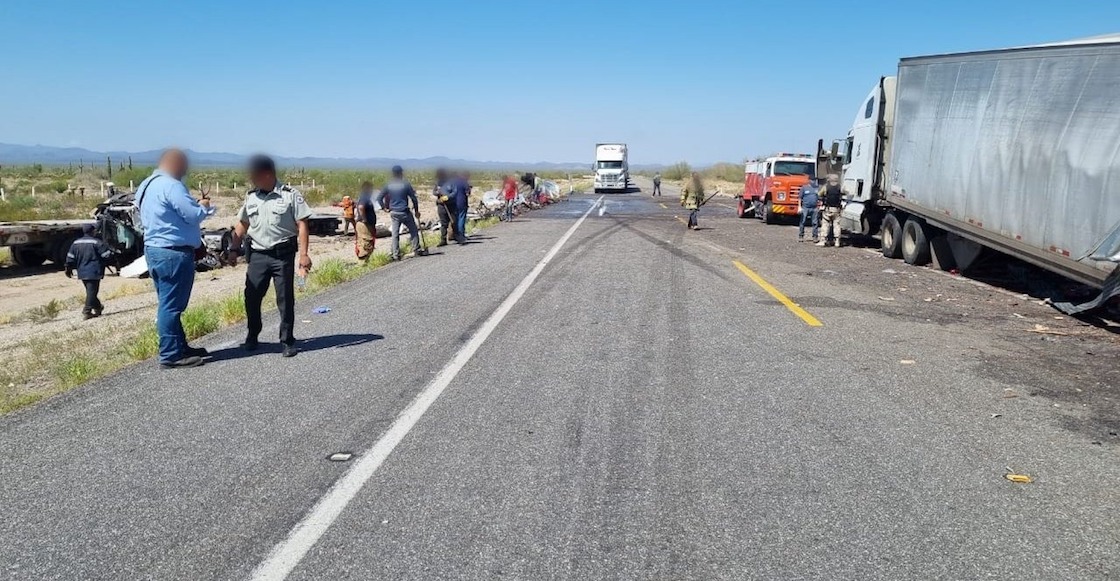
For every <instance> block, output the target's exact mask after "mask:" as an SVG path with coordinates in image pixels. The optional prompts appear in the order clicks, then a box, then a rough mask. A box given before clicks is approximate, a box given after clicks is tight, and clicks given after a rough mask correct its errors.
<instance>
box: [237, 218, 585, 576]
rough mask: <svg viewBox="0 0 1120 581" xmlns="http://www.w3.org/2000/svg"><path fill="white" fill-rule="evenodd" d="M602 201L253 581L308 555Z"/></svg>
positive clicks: (275, 551) (360, 459) (288, 570)
mask: <svg viewBox="0 0 1120 581" xmlns="http://www.w3.org/2000/svg"><path fill="white" fill-rule="evenodd" d="M602 201H603V197H600V198H599V199H598V200H596V201H595V203H594V204H592V205H591V207H590V208H588V210H587V211H586V212H584V213H583V215H582V216H580V218H579V220H576V223H575V224H572V227H571V228H568V231H567V232H565V233H564V235H563V236H562V237H561V238H560V240H558V241H557V242H556V244H555V245H553V246H552V249H551V250H549V251H548V254H546V255H545V256H544V258H542V259H541V261H540V262H538V263H537V265H536V266H535V267H533V270H531V271H529V274H528V275H526V276H525V278H524V279H522V280H521V282H520V283H519V284H518V285H517V287H515V288H514V289H513V292H511V293H510V294H509V296H507V297H506V299H505V300H504V301H502V304H500V305H498V308H497V309H496V310H495V311H494V312H493V313H492V314H491V315H490V317H489V318H488V319H486V322H484V323H483V324H482V326H481V327H479V328H478V330H477V331H475V333H474V335H473V336H472V337H471V338H470V340H469V341H467V343H466V344H465V345H463V346H462V347H461V348H460V349H459V351H458V352H457V353H456V354H455V357H453V358H452V359H451V361H449V362H448V363H447V365H445V366H444V367H443V369H442V370H440V372H439V375H437V376H436V378H435V379H433V380H432V382H431V383H429V384H428V385H427V387H425V388H424V389H423V391H421V392H420V393H419V394H417V395H416V398H415V399H413V400H412V402H411V403H409V404H408V407H406V408H405V409H404V410H403V411H402V412H401V413H400V415H398V416H397V418H396V419H395V420H393V424H392V425H391V426H389V429H388V430H387V431H386V432H385V433H384V434H383V435H382V436H381V438H379V439H378V440H377V442H375V443H374V444H373V446H371V447H370V448H369V449H368V450H366V451H365V452H364V453H362V454H361V455H359V456H358V461H357V462H355V463H354V466H353V467H351V468H350V470H348V471H347V472H346V474H343V475H342V477H341V478H340V479H338V480H337V481H336V482H335V483H334V485H332V486H331V488H330V489H329V490H327V492H326V494H324V495H323V496H322V498H320V499H319V501H318V502H316V503H315V506H313V507H312V508H311V510H310V511H308V513H307V514H306V515H304V517H303V519H302V520H300V522H299V523H298V524H297V525H296V526H295V528H293V529H292V530H291V532H289V533H288V536H287V537H286V538H285V539H284V540H283V541H281V542H280V543H278V544H277V545H276V546H275V547H273V549H272V551H270V552H269V554H268V556H267V557H265V560H264V561H262V562H261V564H260V565H257V567H256V569H254V570H253V573H252V575H251V576H250V578H251V579H253V580H254V581H266V580H267V581H281V580H283V579H286V578H287V577H288V575H289V574H290V573H291V572H292V571H293V570H294V569H295V568H296V566H298V565H299V564H300V562H301V561H302V560H303V557H304V556H305V555H307V552H308V551H310V550H311V547H313V546H315V543H317V542H318V541H319V539H320V538H321V537H322V536H323V534H325V533H326V532H327V529H328V528H330V526H331V525H332V524H334V521H335V520H337V519H338V517H339V515H341V514H342V511H343V510H344V509H345V508H346V505H347V504H349V503H350V501H351V500H353V499H354V497H355V496H357V494H358V492H359V491H360V490H361V489H362V487H363V486H365V484H366V482H368V481H369V479H370V478H372V477H373V475H374V473H375V472H377V469H378V468H380V467H381V464H382V462H384V461H385V459H386V458H388V457H389V454H391V453H392V452H393V449H394V448H396V447H397V444H400V443H401V441H402V440H404V437H405V436H406V435H408V432H409V431H410V430H412V428H413V426H415V425H416V422H417V421H419V420H420V417H421V416H423V415H424V412H426V411H427V410H428V408H429V407H430V406H431V405H432V404H433V403H434V402H435V401H436V399H438V398H439V396H440V395H441V394H442V393H443V391H444V390H445V389H447V386H448V385H450V384H451V381H452V380H454V379H455V376H456V375H458V374H459V371H460V370H462V369H463V367H464V366H465V365H466V364H467V362H468V361H470V359H471V357H473V356H474V354H475V352H476V351H478V348H479V347H481V346H482V344H483V343H484V342H485V341H486V339H487V338H488V337H490V334H491V333H493V332H494V329H496V328H497V327H498V324H499V323H501V322H502V319H504V318H505V317H506V315H507V314H509V312H510V310H512V309H513V306H514V305H516V304H517V301H519V300H520V299H521V297H522V296H523V295H524V294H525V291H527V290H529V287H530V286H531V285H532V284H533V282H534V281H536V279H537V277H538V276H540V274H541V271H543V270H544V267H545V266H548V263H549V262H551V261H552V259H553V258H555V257H556V254H557V253H559V252H560V249H561V248H562V247H563V246H564V244H565V243H567V242H568V239H569V238H571V237H572V234H575V231H576V229H577V228H579V227H580V224H583V221H584V220H586V219H587V216H589V215H590V214H591V212H592V211H593V210H594V209H595V208H596V207H597V206H598V205H599V202H602Z"/></svg>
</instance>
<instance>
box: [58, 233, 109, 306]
mask: <svg viewBox="0 0 1120 581" xmlns="http://www.w3.org/2000/svg"><path fill="white" fill-rule="evenodd" d="M93 232H94V226H93V224H86V225H85V226H82V237H81V238H79V239H77V240H75V241H74V244H72V245H71V246H70V251H69V252H67V253H66V265H65V266H66V278H74V271H75V270H77V271H78V280H80V281H82V284H83V285H85V287H86V304H85V306H84V307H83V308H82V318H83V319H92V318H93V317H100V316H101V311H102V310H104V307H103V306H102V305H101V301H100V300H99V299H98V298H97V293H98V292H99V291H100V290H101V279H103V278H105V266H106V265H108V263H109V257H110V256H112V255H113V251H112V250H110V249H109V245H107V244H105V241H103V240H101V239H100V238H97V237H95V236H94V235H93Z"/></svg>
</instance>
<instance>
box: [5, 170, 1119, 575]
mask: <svg viewBox="0 0 1120 581" xmlns="http://www.w3.org/2000/svg"><path fill="white" fill-rule="evenodd" d="M674 193H675V191H674V190H673V189H672V188H669V187H667V188H666V194H667V195H666V197H665V198H664V199H663V200H658V199H651V198H649V197H647V196H645V195H643V194H641V193H632V194H627V195H608V196H605V197H604V203H605V206H604V207H603V209H602V210H601V211H600V210H599V209H593V205H594V204H595V203H596V200H597V199H598V197H597V196H576V197H575V198H574V199H573V200H572V201H570V202H568V203H563V204H559V205H556V206H553V207H551V208H549V209H546V210H543V211H540V212H536V213H533V214H530V215H528V216H526V217H524V218H522V219H519V220H517V221H515V222H514V223H512V224H501V225H499V226H496V227H494V228H491V229H488V230H486V231H484V232H483V233H481V234H480V235H479V236H477V239H476V240H475V243H473V244H470V245H468V246H466V247H450V248H447V249H440V250H441V252H439V253H437V254H436V255H435V256H431V257H428V258H422V259H415V260H409V261H406V262H404V263H402V264H397V265H393V266H390V267H388V268H386V269H383V270H380V271H378V272H376V273H374V274H373V275H371V276H368V277H366V278H364V279H361V280H358V281H354V282H352V283H348V284H346V285H343V286H341V287H337V288H336V289H333V290H331V291H329V292H327V293H325V294H322V295H319V296H316V297H313V298H311V299H308V300H305V301H301V302H300V303H299V305H298V310H299V313H300V314H299V316H298V318H299V319H301V320H307V321H310V323H297V335H298V336H301V337H304V338H305V339H304V344H303V347H304V352H303V353H301V354H300V355H299V356H298V357H296V358H294V359H282V358H280V357H279V355H278V354H276V353H275V352H273V353H261V354H256V355H254V356H251V357H248V356H244V354H242V353H240V352H239V351H237V349H236V348H234V347H232V345H233V344H235V343H236V342H237V341H238V339H239V337H240V330H239V329H231V330H228V331H224V332H221V333H219V334H217V335H215V336H213V337H211V338H209V339H208V341H206V342H204V345H206V346H207V347H210V348H211V349H212V350H215V351H216V353H215V355H216V356H215V358H214V360H213V361H211V362H210V363H209V364H208V365H206V366H204V367H201V368H197V369H192V370H184V371H174V372H169V371H162V370H159V369H157V368H155V366H154V365H153V364H151V363H145V364H140V365H137V366H134V367H132V368H129V369H125V370H123V371H121V372H120V373H117V374H114V375H113V376H110V377H108V378H105V379H103V380H100V381H97V382H94V383H93V384H90V385H88V386H85V387H83V388H80V389H78V390H75V391H73V392H71V393H70V394H68V395H65V396H63V397H59V398H56V399H54V400H51V401H48V402H46V403H45V404H43V405H39V406H36V407H34V408H32V409H29V410H25V411H23V412H19V413H16V414H13V415H10V416H8V417H6V418H2V419H0V458H2V459H3V462H2V464H0V578H4V579H114V580H118V579H192V580H196V579H197V580H203V579H248V578H251V577H252V576H253V575H258V576H259V577H258V578H266V577H267V576H268V575H272V576H273V577H272V578H282V577H283V576H284V575H287V578H289V579H497V578H505V579H954V580H955V579H988V578H999V579H1110V578H1118V577H1120V526H1118V525H1120V517H1118V516H1117V515H1118V514H1120V493H1118V492H1117V482H1120V462H1118V459H1120V458H1118V452H1120V438H1117V437H1116V435H1115V430H1116V423H1115V422H1116V418H1115V416H1114V415H1113V413H1112V412H1113V411H1115V402H1116V391H1117V389H1120V381H1117V376H1116V374H1115V372H1116V365H1115V361H1116V359H1115V356H1116V355H1117V354H1120V350H1118V349H1117V348H1116V344H1115V341H1114V340H1112V338H1111V337H1109V336H1108V333H1107V332H1105V331H1099V330H1096V329H1093V328H1090V329H1087V330H1085V331H1084V332H1082V331H1080V330H1079V329H1081V328H1082V326H1079V325H1078V323H1077V322H1076V321H1058V322H1056V321H1054V320H1052V319H1053V312H1052V311H1049V310H1047V309H1046V308H1045V307H1040V306H1037V305H1033V304H1031V303H1029V302H1028V301H1022V303H1023V304H1022V305H1020V304H1019V303H1018V302H1015V303H1013V302H1012V301H1013V300H1014V297H1009V296H1007V294H1006V293H1000V292H999V291H995V290H991V289H987V288H984V287H980V286H977V285H973V284H970V283H968V282H967V281H958V280H949V279H948V278H946V277H944V276H943V275H941V274H939V273H933V272H930V271H928V270H927V269H911V270H906V269H908V268H909V267H906V266H905V265H902V264H901V263H894V262H884V261H882V259H879V258H878V257H875V256H873V255H872V254H871V253H869V252H866V251H864V250H862V249H860V248H841V249H816V248H808V247H807V246H805V245H798V244H796V243H795V242H793V241H792V239H793V236H794V234H793V233H792V231H791V230H790V229H789V228H778V227H765V226H762V225H761V224H760V223H758V222H755V221H740V220H737V219H735V218H734V217H733V216H732V215H731V211H730V210H728V209H726V208H724V207H723V206H721V204H723V203H724V202H721V201H716V202H714V203H713V204H711V205H709V206H708V207H706V208H705V209H704V212H703V215H702V217H701V226H702V227H703V228H704V229H702V230H700V231H697V232H688V231H686V229H685V227H684V225H683V223H682V222H681V221H680V219H682V218H684V217H685V214H684V213H683V212H682V211H681V210H680V208H679V207H677V205H676V198H675V197H674ZM589 209H590V211H589ZM583 216H586V218H585V219H584V220H583V221H582V222H580V219H581V217H583ZM577 224H578V226H577ZM542 261H543V262H542ZM875 261H878V262H875ZM745 271H749V272H751V273H754V275H755V276H756V277H758V278H759V279H760V280H762V281H763V284H759V283H758V282H756V281H755V280H752V279H751V278H749V277H748V275H747V274H746V273H745ZM885 271H890V272H885ZM901 277H904V278H905V282H900V279H901ZM902 285H905V286H902ZM764 286H767V287H769V288H771V289H772V290H773V291H774V292H776V293H779V296H782V297H786V298H787V299H788V301H789V302H790V303H791V305H786V304H784V303H783V302H781V301H780V300H779V298H776V296H775V295H774V294H771V293H770V292H768V291H767V290H766V289H765V288H763V287H764ZM899 289H902V290H899ZM927 289H928V291H927ZM919 293H920V294H919ZM934 295H936V298H931V297H934ZM949 297H957V299H956V300H950V298H949ZM993 297H994V298H993ZM924 298H931V300H930V301H925V300H924ZM792 303H796V305H793V304H792ZM320 305H327V306H330V307H331V308H332V311H331V312H330V313H329V314H326V315H313V314H311V310H312V309H313V308H314V307H316V306H320ZM797 305H799V306H800V308H803V312H802V313H801V314H800V315H799V314H798V313H797V312H795V311H797V310H798V307H797ZM1005 311H1006V312H1005ZM1012 311H1018V312H1016V313H1014V314H1016V315H1018V317H1021V318H1023V319H1033V320H1038V321H1043V320H1046V321H1048V324H1049V325H1051V326H1054V325H1057V326H1058V327H1059V328H1063V329H1064V328H1066V327H1062V325H1068V326H1069V327H1068V329H1069V330H1068V332H1064V333H1065V334H1063V335H1027V334H1024V333H1022V332H1021V330H1020V329H1019V327H1020V326H1022V321H1020V320H1019V318H1017V317H1012V316H1011V314H1012ZM806 315H807V317H806ZM813 321H816V322H818V323H819V326H813V325H811V324H810V323H811V322H813ZM266 329H267V330H266V334H269V333H274V332H275V322H274V321H273V323H272V324H271V325H270V326H266ZM1075 331H1076V333H1075ZM340 451H348V452H354V453H356V456H355V457H354V459H352V460H351V461H349V462H331V461H329V460H328V459H327V457H328V456H329V455H330V454H332V453H335V452H340ZM1007 468H1011V469H1013V470H1014V471H1016V472H1021V473H1026V474H1029V475H1031V476H1032V477H1033V478H1034V482H1033V483H1030V484H1015V483H1012V482H1009V481H1008V480H1006V479H1005V478H1004V474H1005V473H1006V471H1007Z"/></svg>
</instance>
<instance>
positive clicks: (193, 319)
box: [0, 218, 498, 414]
mask: <svg viewBox="0 0 1120 581" xmlns="http://www.w3.org/2000/svg"><path fill="white" fill-rule="evenodd" d="M497 223H498V219H497V218H488V219H484V220H476V221H474V222H472V223H471V226H470V230H471V231H472V232H473V231H477V230H479V229H482V228H486V227H489V226H492V225H494V224H497ZM423 235H424V237H425V238H424V239H425V242H426V243H427V244H428V245H429V246H434V245H435V243H436V242H437V241H438V235H436V234H435V233H432V232H424V233H423ZM404 246H405V248H402V250H403V251H405V252H407V251H408V249H407V245H404ZM389 262H390V260H389V255H388V254H387V253H386V252H384V251H381V252H376V253H374V255H373V256H371V257H370V259H369V260H368V261H366V262H364V263H358V262H348V261H344V260H340V259H327V260H324V261H322V262H320V263H319V264H318V265H316V268H315V270H313V271H312V275H311V277H310V278H309V280H308V284H307V286H306V287H305V288H304V290H303V291H301V294H306V295H311V294H315V293H317V292H321V291H323V290H325V289H327V288H330V287H332V286H336V285H338V284H342V283H344V282H348V281H352V280H354V279H357V278H359V277H361V276H364V275H365V274H368V273H370V272H373V271H374V270H377V269H378V268H381V267H383V266H385V265H386V264H389ZM147 288H148V287H147V285H146V284H144V283H136V284H135V285H127V286H125V287H122V288H121V289H118V292H117V293H114V294H113V295H111V296H110V297H107V298H117V297H120V296H127V295H129V294H137V293H140V292H144V291H145V290H147ZM68 302H70V301H66V302H63V301H57V300H55V301H51V302H50V303H48V304H47V305H44V306H42V307H37V308H36V309H33V310H34V311H36V313H37V314H36V316H38V317H42V318H44V319H45V320H52V319H54V318H55V317H57V316H58V314H59V313H60V312H61V311H62V309H63V308H65V305H66V303H68ZM272 302H273V301H270V300H268V298H267V297H266V299H265V305H271V304H272ZM244 319H245V298H244V296H243V295H242V294H241V293H238V294H236V295H232V296H229V297H226V298H224V299H220V300H211V301H202V302H199V303H198V304H196V305H193V306H191V307H190V308H189V309H187V311H186V312H184V313H183V319H182V320H183V328H184V330H185V331H186V333H187V338H188V339H190V340H194V339H197V338H199V337H202V336H205V335H208V334H210V333H213V332H214V331H217V330H219V329H221V328H222V327H224V326H227V325H232V324H235V323H238V322H240V321H242V320H244ZM158 352H159V335H158V334H157V332H156V329H155V325H154V324H153V323H151V322H150V321H138V322H136V323H133V324H131V325H128V326H126V327H124V328H119V329H114V332H113V333H112V334H111V336H105V335H104V334H96V333H95V332H93V331H69V332H66V333H59V334H58V335H55V336H51V337H49V338H38V339H31V340H28V341H25V342H23V343H20V344H17V345H15V346H13V347H12V348H11V349H9V355H10V356H9V358H8V360H6V361H5V365H3V366H0V414H4V413H7V412H10V411H13V410H16V409H19V408H22V407H25V406H28V405H32V404H34V403H36V402H38V401H40V400H42V399H44V398H47V397H50V396H53V395H56V394H58V393H62V392H64V391H66V390H68V389H71V388H73V387H75V386H78V385H81V384H83V383H86V382H88V381H90V380H93V379H96V378H98V377H102V376H104V375H107V374H109V373H112V372H114V371H117V370H118V369H121V368H122V367H125V366H126V365H129V364H131V363H135V362H137V361H146V360H148V359H151V358H152V357H154V356H156V354H158ZM59 353H64V354H66V355H65V356H64V357H61V358H60V357H59V356H58V354H59ZM44 361H47V362H51V363H48V364H47V365H43V363H42V362H44Z"/></svg>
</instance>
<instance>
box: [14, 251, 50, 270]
mask: <svg viewBox="0 0 1120 581" xmlns="http://www.w3.org/2000/svg"><path fill="white" fill-rule="evenodd" d="M46 261H47V255H46V254H45V253H43V252H42V251H41V250H40V249H38V248H29V247H27V246H13V247H12V262H15V263H16V266H21V267H23V268H34V267H36V266H42V265H43V263H44V262H46Z"/></svg>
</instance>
